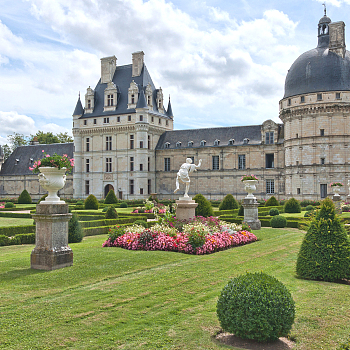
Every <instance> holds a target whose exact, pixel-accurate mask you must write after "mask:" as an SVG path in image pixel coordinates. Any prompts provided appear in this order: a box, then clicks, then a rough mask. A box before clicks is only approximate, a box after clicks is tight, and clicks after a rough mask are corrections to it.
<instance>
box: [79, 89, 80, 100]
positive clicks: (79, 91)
mask: <svg viewBox="0 0 350 350" xmlns="http://www.w3.org/2000/svg"><path fill="white" fill-rule="evenodd" d="M79 100H80V91H79Z"/></svg>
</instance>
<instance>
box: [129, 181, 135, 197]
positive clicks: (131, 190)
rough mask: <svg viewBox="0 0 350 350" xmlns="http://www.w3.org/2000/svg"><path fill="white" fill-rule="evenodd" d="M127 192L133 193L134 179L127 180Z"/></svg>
mask: <svg viewBox="0 0 350 350" xmlns="http://www.w3.org/2000/svg"><path fill="white" fill-rule="evenodd" d="M129 192H130V194H134V180H129Z"/></svg>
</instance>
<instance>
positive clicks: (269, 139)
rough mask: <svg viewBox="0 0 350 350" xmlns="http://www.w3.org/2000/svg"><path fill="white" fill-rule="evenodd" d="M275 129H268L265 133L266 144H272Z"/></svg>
mask: <svg viewBox="0 0 350 350" xmlns="http://www.w3.org/2000/svg"><path fill="white" fill-rule="evenodd" d="M273 136H274V135H273V131H268V132H266V133H265V144H267V145H272V144H273Z"/></svg>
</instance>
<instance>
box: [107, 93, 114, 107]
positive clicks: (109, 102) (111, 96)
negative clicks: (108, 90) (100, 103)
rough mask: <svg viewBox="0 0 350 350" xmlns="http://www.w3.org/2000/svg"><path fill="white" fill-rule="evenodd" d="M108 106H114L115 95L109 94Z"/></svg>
mask: <svg viewBox="0 0 350 350" xmlns="http://www.w3.org/2000/svg"><path fill="white" fill-rule="evenodd" d="M107 106H113V95H107Z"/></svg>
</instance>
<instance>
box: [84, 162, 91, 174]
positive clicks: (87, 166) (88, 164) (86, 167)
mask: <svg viewBox="0 0 350 350" xmlns="http://www.w3.org/2000/svg"><path fill="white" fill-rule="evenodd" d="M85 169H86V172H87V173H89V172H90V159H86V160H85Z"/></svg>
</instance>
